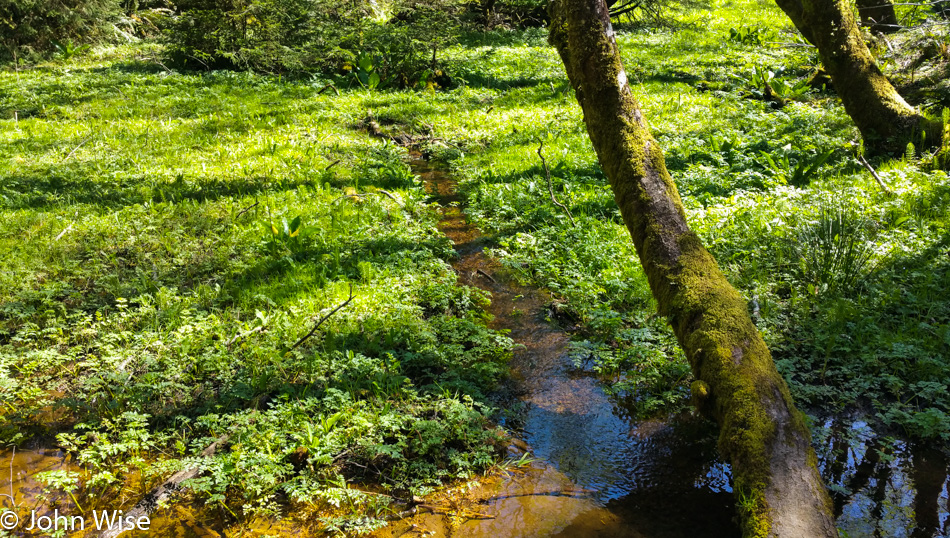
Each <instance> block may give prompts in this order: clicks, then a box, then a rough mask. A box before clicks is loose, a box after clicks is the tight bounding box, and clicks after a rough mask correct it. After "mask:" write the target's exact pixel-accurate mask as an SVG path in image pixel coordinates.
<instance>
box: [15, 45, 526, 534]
mask: <svg viewBox="0 0 950 538" xmlns="http://www.w3.org/2000/svg"><path fill="white" fill-rule="evenodd" d="M147 52H148V50H147V49H144V50H143V49H135V50H122V49H112V50H103V51H101V52H100V53H99V54H98V55H97V56H95V57H91V58H86V59H84V60H82V61H78V62H71V63H68V64H49V65H43V66H39V67H37V68H36V69H33V70H30V71H25V72H21V73H14V72H5V73H3V74H2V75H0V86H2V88H3V90H2V91H0V94H2V95H3V97H2V102H0V109H2V110H3V118H4V119H3V120H2V122H0V153H2V159H0V163H2V164H0V166H2V170H0V185H2V187H0V213H2V218H0V220H2V225H0V250H2V251H3V252H4V255H3V256H2V260H0V266H2V269H0V361H2V367H3V370H2V371H3V377H2V379H3V388H2V398H3V401H4V404H5V406H4V408H5V411H4V413H3V416H2V424H0V435H2V436H3V441H4V443H7V444H9V443H17V444H20V445H21V446H32V445H31V443H36V442H39V443H41V444H50V443H52V444H56V445H59V446H61V447H63V448H65V449H67V450H68V451H69V452H71V453H72V454H73V455H74V456H75V457H76V461H77V462H78V463H79V464H80V465H81V466H82V471H81V472H76V473H66V472H59V473H54V474H53V475H48V476H45V477H44V478H45V481H46V482H47V483H49V484H51V485H52V486H54V487H52V488H51V489H52V490H53V491H59V490H66V491H69V492H70V493H72V494H74V495H75V499H78V502H79V503H80V504H82V505H83V508H84V509H89V508H95V507H96V505H97V504H101V505H104V506H105V505H108V506H110V507H114V506H115V499H120V500H123V501H125V502H132V503H134V502H135V501H136V500H137V498H138V496H140V495H141V494H142V493H144V492H145V491H147V489H148V488H149V487H151V485H154V484H155V483H157V482H159V481H161V479H164V478H165V476H167V474H168V472H169V471H171V470H174V469H178V468H182V467H185V466H189V465H193V464H195V463H196V462H199V463H200V465H201V466H202V468H203V469H204V471H205V472H204V473H203V477H202V478H201V479H199V480H195V481H193V482H191V483H190V484H189V486H188V488H189V490H190V491H191V493H192V494H193V496H194V498H195V499H196V500H198V501H202V502H204V503H208V505H209V506H211V507H215V506H216V507H219V508H220V509H221V510H220V511H221V513H223V514H224V516H223V517H224V520H225V521H224V523H234V522H242V521H247V520H250V519H252V518H253V517H255V516H258V515H264V516H269V515H277V514H280V513H282V512H284V511H285V510H284V509H285V508H286V506H283V505H285V504H286V503H287V502H291V503H293V504H294V505H295V509H294V512H295V513H298V514H300V515H301V516H302V517H304V518H305V517H306V514H307V513H313V512H315V511H316V512H319V513H321V514H323V515H326V514H327V513H328V512H327V510H329V513H332V512H334V511H335V510H334V508H339V510H336V511H338V512H340V514H341V515H347V514H349V515H351V516H352V515H359V516H361V517H362V516H369V517H368V518H367V517H362V518H361V519H357V520H352V521H350V522H349V523H347V524H348V525H350V526H351V527H352V526H355V527H353V528H360V527H361V528H370V527H373V526H374V525H376V524H378V522H377V521H376V520H373V519H372V517H373V516H377V515H381V514H383V513H385V512H386V504H387V502H386V499H387V498H386V497H381V496H377V495H363V494H360V493H358V492H356V491H354V490H348V489H345V488H346V484H347V483H351V482H357V483H362V484H374V485H377V486H379V487H382V488H384V489H385V490H386V491H391V492H398V494H399V495H406V494H423V493H425V492H426V491H428V490H429V489H431V488H432V487H433V486H436V485H438V484H440V483H441V482H442V481H443V480H445V479H453V478H456V477H464V476H468V475H470V474H471V473H473V472H476V471H480V470H483V469H485V468H486V467H488V466H490V465H492V464H494V463H495V462H496V461H497V455H496V454H497V450H498V449H499V448H500V447H503V446H504V445H503V443H502V440H503V439H502V438H503V434H502V433H501V432H498V431H495V430H494V429H493V428H492V427H491V425H490V424H489V423H488V422H487V421H486V418H485V411H486V408H484V407H483V406H482V403H481V402H482V400H483V397H484V394H485V393H486V391H488V390H490V389H491V387H492V386H493V384H494V383H495V381H496V380H497V379H498V378H499V376H500V375H502V374H503V373H504V371H505V362H506V359H507V357H508V356H509V354H510V348H511V343H510V341H509V340H508V339H507V338H506V337H504V336H503V335H500V334H497V333H494V332H492V331H489V330H488V329H486V328H485V320H484V315H483V314H482V311H481V308H480V305H482V304H483V303H484V301H486V300H487V299H486V297H485V296H484V294H483V293H482V292H479V291H478V290H475V289H472V288H466V287H460V286H458V285H456V275H455V273H454V272H453V270H452V269H451V267H450V266H449V265H448V263H447V260H450V259H451V257H452V256H453V255H454V251H453V250H452V246H451V244H450V243H449V241H448V240H447V239H445V238H444V237H443V236H442V235H441V234H440V233H439V232H438V231H437V230H436V228H435V222H436V219H437V214H436V213H435V212H434V211H433V210H432V208H431V207H430V206H429V205H428V203H427V199H426V198H427V197H426V195H425V193H424V191H423V190H422V187H421V185H420V184H419V182H418V178H416V177H415V176H414V175H413V174H412V173H411V171H410V170H409V168H408V166H407V163H406V151H405V150H404V149H402V148H398V147H395V146H393V145H392V144H386V143H383V142H381V141H378V140H376V139H373V138H371V137H370V136H369V135H367V134H365V133H363V132H360V131H358V130H357V129H355V128H354V127H355V126H357V125H358V124H359V122H360V121H361V120H362V119H363V118H364V116H365V115H366V113H367V107H369V106H373V105H372V103H373V102H374V101H375V100H378V99H390V98H396V99H404V98H405V99H408V100H410V101H412V102H416V103H417V102H419V101H420V98H419V97H417V96H414V95H407V96H405V97H403V96H396V95H393V96H380V95H371V94H365V93H362V92H347V93H344V94H343V95H342V96H335V95H332V94H331V95H329V96H328V95H325V94H324V95H322V96H321V95H315V94H316V91H317V89H319V87H322V84H323V83H322V82H321V81H316V82H314V85H311V84H310V83H287V82H284V81H280V80H278V79H274V78H269V77H261V76H256V75H249V74H241V73H227V72H220V73H209V74H179V73H170V72H166V71H165V70H163V69H161V68H160V67H158V66H156V65H154V64H152V63H147V62H144V61H139V60H137V59H136V55H138V54H143V53H147ZM315 84H320V86H315ZM348 189H352V191H351V190H348ZM353 191H356V192H358V193H366V195H365V196H362V197H354V196H349V197H347V196H345V194H347V193H348V192H353ZM383 191H385V193H383ZM351 289H352V294H353V297H352V301H351V302H349V303H348V304H346V306H345V307H344V308H342V309H340V310H339V311H337V312H336V313H335V314H333V315H332V317H329V318H328V319H327V320H326V322H325V323H324V324H323V325H322V326H321V327H320V328H319V330H318V331H316V332H315V333H314V335H313V336H312V337H311V338H309V339H306V340H303V341H302V342H300V343H299V345H296V347H295V344H296V343H298V340H301V339H302V338H303V337H304V336H305V335H306V334H307V333H308V332H309V331H310V329H311V328H312V327H313V326H314V325H315V324H316V323H317V321H318V320H319V319H321V318H323V317H324V316H326V315H327V314H329V313H330V312H331V309H332V308H334V307H336V306H337V305H340V304H341V303H343V302H344V301H345V300H346V299H347V298H348V296H349V293H350V290H351ZM53 435H55V436H56V438H55V440H52V439H51V437H52V436H53ZM224 435H227V436H228V438H227V446H228V448H227V449H226V450H219V451H218V453H217V455H216V456H215V457H214V458H213V459H210V460H205V459H203V458H200V457H199V454H200V453H201V452H202V451H203V450H204V449H205V448H206V447H207V446H209V445H210V444H211V443H212V442H213V441H215V440H216V439H221V438H222V436H224ZM31 438H32V439H33V441H31ZM60 493H61V491H60ZM278 501H280V502H278ZM61 502H63V503H65V504H69V501H68V500H66V499H65V498H63V499H61ZM288 512H289V511H288ZM325 523H326V524H327V525H329V526H331V527H332V526H334V525H335V526H340V525H343V524H344V523H343V520H335V519H330V520H326V521H325Z"/></svg>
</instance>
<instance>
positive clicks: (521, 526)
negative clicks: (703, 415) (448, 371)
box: [375, 160, 738, 538]
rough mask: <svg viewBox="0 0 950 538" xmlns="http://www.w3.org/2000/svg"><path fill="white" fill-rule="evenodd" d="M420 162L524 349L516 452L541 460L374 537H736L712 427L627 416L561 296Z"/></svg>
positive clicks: (519, 362) (459, 262) (501, 322)
mask: <svg viewBox="0 0 950 538" xmlns="http://www.w3.org/2000/svg"><path fill="white" fill-rule="evenodd" d="M413 167H414V169H415V171H416V172H417V173H418V174H419V175H420V176H421V177H422V180H423V183H424V185H425V187H426V190H427V191H428V192H429V193H430V194H431V195H433V197H435V198H436V199H437V200H438V201H439V202H440V203H441V205H442V219H441V221H440V224H439V229H440V230H441V231H442V232H443V233H444V234H445V235H446V236H448V237H449V238H450V239H451V240H452V241H453V242H454V243H455V248H456V251H457V252H458V255H459V256H458V258H457V259H456V260H455V261H454V262H453V263H452V266H453V268H455V270H456V271H457V272H458V274H459V282H460V283H461V284H465V285H470V286H477V287H479V288H481V289H483V290H485V291H488V292H489V293H490V294H491V297H492V299H491V305H490V306H489V307H488V312H489V313H490V314H491V315H492V316H493V319H492V321H491V324H490V325H491V327H492V328H495V329H500V330H508V331H510V332H509V336H511V338H512V339H513V340H514V341H515V342H516V343H517V344H519V347H518V349H517V350H516V352H515V354H514V357H513V359H512V362H511V371H512V379H511V381H510V382H509V383H508V385H507V386H506V387H505V388H504V389H503V390H502V395H501V396H500V397H499V401H500V402H501V404H502V405H509V406H511V407H513V408H518V409H520V411H516V412H514V413H513V415H515V416H513V417H511V416H510V417H509V418H508V419H507V422H508V424H507V425H508V426H509V427H511V428H513V429H515V430H518V431H516V433H517V434H518V435H519V437H522V439H516V440H515V442H513V444H512V446H511V448H510V450H511V453H512V454H513V455H514V456H517V455H519V454H520V453H521V451H522V450H523V449H528V450H529V451H530V452H531V453H532V455H534V456H537V457H539V458H541V459H540V460H537V461H535V462H534V463H532V464H531V465H529V466H526V467H522V468H519V469H513V470H511V469H509V470H508V471H507V472H505V473H501V474H500V475H495V476H492V477H490V478H484V479H480V480H479V482H478V483H477V485H476V486H474V487H471V488H470V489H468V490H465V491H459V490H456V491H449V492H447V493H446V494H445V495H443V496H442V497H441V500H438V501H435V502H437V503H440V504H441V505H443V507H444V508H445V509H443V510H439V511H436V513H433V511H432V510H427V509H420V510H419V513H417V514H416V515H415V516H413V517H410V518H407V519H404V520H401V521H398V522H395V523H393V524H392V525H390V526H389V527H388V528H387V529H385V530H383V531H379V532H377V533H376V534H375V536H377V537H380V538H383V537H395V536H403V535H405V536H413V535H426V536H466V537H482V536H484V537H493V538H495V537H498V536H505V537H524V538H528V537H543V536H562V537H571V538H586V537H594V536H599V537H605V536H618V537H619V536H625V537H637V536H684V537H685V536H689V535H690V534H692V533H695V532H702V534H703V535H704V536H723V537H725V536H737V535H738V530H737V528H736V527H735V525H734V524H733V523H732V503H731V495H730V494H729V492H728V485H727V483H726V482H727V480H728V474H727V472H725V471H724V470H723V469H722V467H721V464H719V465H720V467H719V468H718V469H716V468H714V467H715V465H717V464H715V462H714V461H713V458H712V457H711V454H712V453H713V443H712V439H713V437H712V436H711V435H709V432H705V433H703V434H701V435H700V437H703V438H704V439H705V441H704V442H701V443H699V444H693V443H689V442H683V440H682V439H679V433H678V431H679V430H680V429H682V428H681V427H683V426H684V425H683V424H680V422H679V421H674V422H673V423H667V422H661V421H652V422H645V423H643V424H642V425H640V424H637V425H634V424H631V423H628V422H626V421H624V420H622V419H620V418H619V417H618V414H617V413H615V412H614V411H615V409H614V408H613V405H612V404H611V403H610V401H609V400H608V398H607V397H606V396H605V394H604V393H603V391H602V390H601V388H600V386H599V384H598V383H597V381H596V380H595V379H593V378H591V377H588V376H584V375H577V374H576V373H575V372H574V370H573V369H572V368H571V365H570V361H569V359H568V357H567V346H568V343H569V336H568V335H567V334H566V333H565V332H564V331H563V330H562V329H559V328H557V327H556V326H555V325H554V324H552V323H551V321H550V319H549V317H550V315H551V311H550V305H551V297H550V296H549V295H548V294H547V293H545V292H544V291H542V290H539V289H537V288H534V287H530V286H524V285H521V284H519V283H518V282H516V281H515V280H514V279H513V278H511V276H510V275H509V274H507V273H506V271H504V270H503V268H502V267H501V266H500V265H499V264H498V263H497V262H496V261H495V260H493V259H491V258H490V257H488V256H487V255H486V253H485V252H484V248H485V246H486V238H484V237H483V235H482V234H481V232H479V230H478V229H477V228H476V227H475V226H474V225H473V224H471V223H470V222H468V221H467V219H466V217H465V215H464V213H463V212H462V211H461V209H460V207H459V205H460V198H459V196H458V194H457V185H456V182H455V180H454V179H453V178H452V177H451V176H449V175H448V174H446V173H445V172H443V171H441V170H438V169H435V168H432V167H431V166H430V165H429V164H428V163H426V162H425V161H421V160H419V161H416V162H415V163H414V166H413ZM685 422H690V421H688V420H687V421H685ZM685 427H686V429H690V428H691V426H690V425H688V424H686V425H685ZM677 444H678V448H676V447H675V446H674V445H677ZM697 454H701V456H700V457H696V455H697ZM710 463H712V464H713V467H710ZM707 475H709V476H707ZM674 476H675V478H674ZM710 476H711V478H710ZM667 479H670V480H669V482H671V483H673V484H676V485H677V487H673V488H672V489H671V488H670V487H668V486H669V484H666V483H665V482H667ZM697 482H698V483H701V484H706V485H705V486H704V485H701V486H700V487H695V486H696V484H697ZM709 483H718V486H711V487H707V486H708V485H709ZM680 503H686V504H688V505H690V509H689V510H681V509H679V506H682V504H680ZM664 504H665V505H666V506H663V505H664ZM656 510H658V511H656ZM654 511H656V512H655V513H654Z"/></svg>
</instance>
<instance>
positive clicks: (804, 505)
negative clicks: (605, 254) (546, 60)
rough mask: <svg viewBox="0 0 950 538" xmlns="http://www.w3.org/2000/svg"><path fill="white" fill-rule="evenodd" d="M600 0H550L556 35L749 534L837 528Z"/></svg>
mask: <svg viewBox="0 0 950 538" xmlns="http://www.w3.org/2000/svg"><path fill="white" fill-rule="evenodd" d="M607 10H608V8H607V5H606V3H605V2H604V0H553V2H552V3H551V5H550V13H551V32H550V39H551V42H552V44H554V45H555V46H556V47H557V50H558V53H559V54H560V55H561V59H562V60H563V62H564V65H565V67H566V69H567V73H568V77H569V78H570V81H571V84H572V86H573V87H574V89H575V90H576V93H577V100H578V101H579V103H580V105H581V108H582V109H583V112H584V122H585V123H586V125H587V132H588V134H589V135H590V139H591V141H592V142H593V145H594V149H595V151H596V152H597V157H598V159H599V161H600V164H601V167H602V168H603V170H604V172H605V173H606V175H607V178H608V179H609V181H610V185H611V187H612V189H613V192H614V197H615V199H616V201H617V205H618V206H619V207H620V211H621V214H622V216H623V220H624V223H625V224H626V226H627V229H628V230H629V231H630V235H631V237H632V238H633V242H634V245H635V246H636V250H637V254H638V256H639V258H640V262H641V263H642V264H643V267H644V269H645V271H646V274H647V278H648V280H649V283H650V288H651V290H652V292H653V295H654V297H655V298H656V300H657V303H658V305H659V309H660V313H661V314H663V315H665V316H667V317H668V319H669V321H670V324H671V325H672V327H673V330H674V332H675V333H676V337H677V339H678V341H679V343H680V345H681V346H682V348H683V350H684V352H685V354H686V356H687V357H688V359H689V361H690V364H691V366H692V369H693V374H694V376H695V377H696V380H697V381H696V382H694V383H693V386H692V387H691V388H692V391H693V397H694V401H696V402H697V404H698V405H699V406H700V407H701V409H702V410H703V411H704V412H705V413H707V414H708V415H710V416H711V417H713V418H714V419H715V420H716V421H717V422H718V424H719V428H720V436H719V450H720V452H721V453H722V454H723V456H724V457H725V458H727V459H728V460H729V461H730V463H731V465H732V472H733V479H734V491H735V492H736V493H735V495H736V500H737V501H738V505H739V515H740V518H741V521H742V528H743V533H744V535H745V536H749V537H751V536H755V537H765V536H782V537H789V538H792V537H795V538H799V537H803V536H807V537H809V538H822V537H828V536H836V535H837V531H836V529H835V526H834V521H833V519H832V513H831V510H832V509H831V502H830V500H829V498H828V494H827V492H826V491H825V488H824V486H823V485H822V482H821V478H820V476H819V474H818V470H817V468H816V460H815V455H814V452H813V450H812V448H811V444H810V441H809V432H808V429H807V428H806V426H805V424H804V422H803V419H802V415H801V414H800V413H799V412H798V411H797V410H796V409H795V407H794V404H793V403H792V399H791V396H790V395H789V392H788V387H787V386H786V384H785V382H784V380H783V379H782V377H781V376H780V375H779V373H778V372H777V370H776V368H775V364H774V363H773V361H772V357H771V355H770V354H769V350H768V348H767V347H766V345H765V342H764V341H763V340H762V337H761V335H760V334H759V332H758V330H757V329H756V327H755V325H754V324H753V323H752V320H751V318H750V317H749V313H748V308H747V305H746V302H745V301H744V300H743V299H742V297H741V296H740V295H739V293H738V292H737V291H736V290H735V289H734V288H733V287H732V286H731V285H730V284H729V282H728V281H727V280H726V278H725V277H724V276H723V274H722V272H721V271H720V270H719V268H718V266H717V265H716V261H715V260H714V259H713V257H712V256H711V255H710V254H709V252H707V251H706V249H705V248H704V247H703V245H702V243H701V241H700V240H699V237H698V236H697V235H696V234H695V233H694V232H693V231H691V230H690V228H689V226H688V225H687V222H686V215H685V212H684V210H683V206H682V203H681V201H680V197H679V194H678V192H677V190H676V186H675V185H674V184H673V181H672V179H671V177H670V174H669V172H667V170H666V163H665V160H664V157H663V153H662V152H661V150H660V147H659V146H658V144H657V143H656V141H655V140H654V139H653V137H652V136H651V134H650V131H649V129H648V127H647V122H646V119H645V118H644V117H643V114H642V112H641V111H640V108H639V105H638V103H637V101H636V99H635V98H634V97H633V94H632V93H631V91H630V87H629V85H628V83H627V76H626V74H625V72H624V69H623V65H622V64H621V61H620V54H619V51H618V49H617V44H616V41H615V39H614V36H613V29H612V27H611V25H610V18H609V15H608V11H607Z"/></svg>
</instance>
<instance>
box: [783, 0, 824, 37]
mask: <svg viewBox="0 0 950 538" xmlns="http://www.w3.org/2000/svg"><path fill="white" fill-rule="evenodd" d="M775 3H776V4H778V7H780V8H782V11H784V12H785V14H786V15H788V18H789V20H791V21H792V24H793V25H795V29H796V30H798V31H799V33H801V34H802V37H804V38H805V41H808V42H809V43H811V44H812V45H814V44H815V37H814V36H813V35H812V32H811V27H810V26H808V25H806V24H805V18H804V17H805V6H804V5H803V4H802V0H775Z"/></svg>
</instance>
